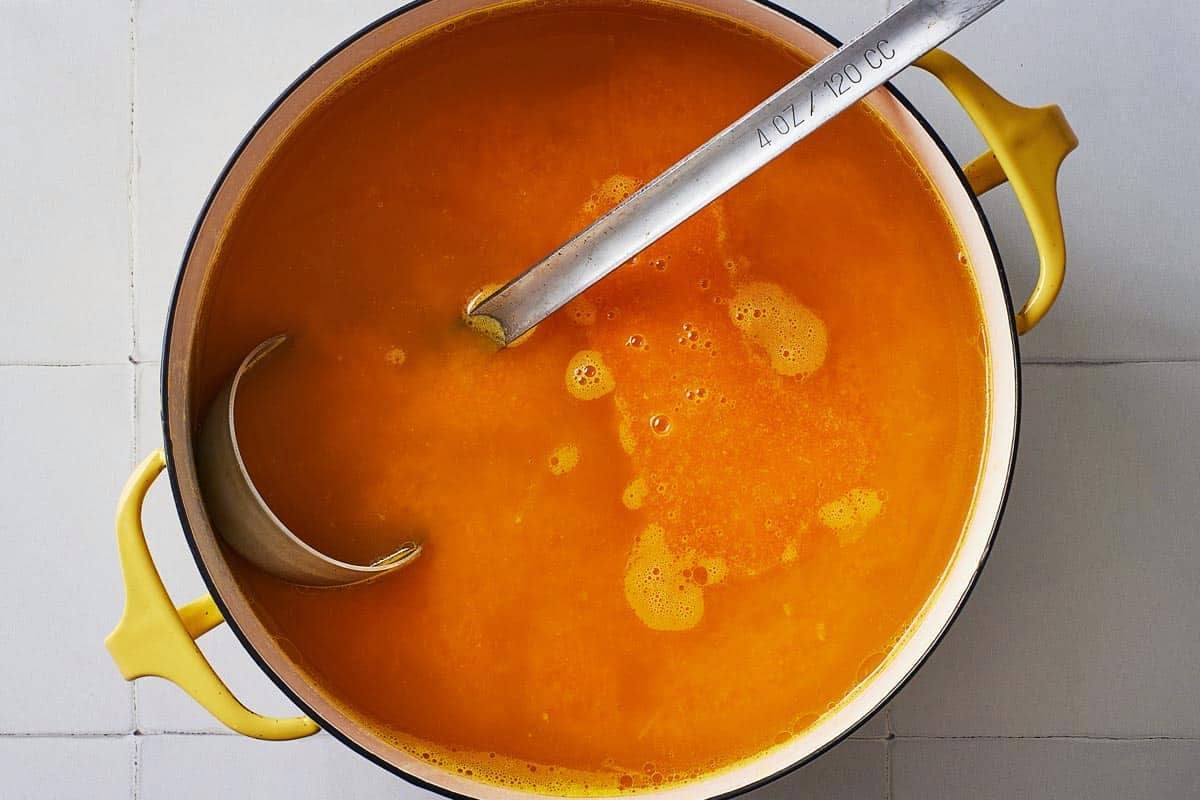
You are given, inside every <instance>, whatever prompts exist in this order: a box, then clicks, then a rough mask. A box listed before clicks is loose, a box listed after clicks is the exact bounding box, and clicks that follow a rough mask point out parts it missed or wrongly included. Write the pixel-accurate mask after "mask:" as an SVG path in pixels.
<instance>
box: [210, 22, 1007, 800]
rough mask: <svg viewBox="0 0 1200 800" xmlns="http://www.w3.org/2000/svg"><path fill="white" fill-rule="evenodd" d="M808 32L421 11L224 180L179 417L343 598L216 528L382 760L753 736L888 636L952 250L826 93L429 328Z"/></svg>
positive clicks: (912, 589)
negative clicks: (233, 389)
mask: <svg viewBox="0 0 1200 800" xmlns="http://www.w3.org/2000/svg"><path fill="white" fill-rule="evenodd" d="M810 63H811V62H810V60H809V58H808V57H807V56H805V55H804V54H802V53H799V52H796V51H794V50H792V49H790V48H789V47H788V46H785V45H783V44H781V43H779V42H776V41H774V40H771V39H768V38H765V37H763V36H760V35H757V34H755V33H754V32H753V31H750V30H748V29H745V28H743V27H740V26H739V25H737V24H734V23H732V22H730V21H728V20H723V19H716V18H712V17H707V16H703V15H701V14H699V13H697V12H694V11H688V10H685V9H683V8H680V7H674V6H667V5H659V4H651V3H648V2H642V1H641V0H635V1H634V2H624V3H622V4H620V5H618V4H616V3H611V4H610V3H606V2H600V3H591V4H581V3H573V4H567V3H555V2H551V3H548V4H547V3H544V2H543V3H537V4H533V5H514V6H511V7H508V8H506V9H504V10H496V11H492V12H490V13H485V14H478V15H476V16H471V17H467V18H464V19H460V20H457V21H456V22H455V23H453V24H448V25H446V26H444V27H443V28H441V29H440V30H438V31H436V32H432V33H430V34H427V35H424V36H422V37H419V38H417V39H415V40H412V41H409V42H407V43H405V44H403V45H402V46H400V47H398V48H396V49H395V50H393V51H391V52H389V53H387V54H386V55H385V56H383V57H382V58H380V59H379V60H377V61H376V62H375V63H373V64H372V65H370V66H369V67H368V68H366V69H364V70H363V71H362V72H360V73H359V74H357V75H355V76H354V77H353V79H352V80H350V81H347V82H345V83H344V84H343V85H342V86H340V87H339V88H338V89H337V90H336V91H335V92H333V93H332V94H330V95H329V96H327V97H325V98H324V99H323V100H322V101H321V102H320V103H318V104H317V105H316V106H315V107H314V108H313V109H312V110H311V111H310V112H309V113H308V114H307V116H306V117H305V118H304V119H303V120H302V122H301V123H299V124H298V125H297V126H296V127H295V128H294V129H293V130H292V131H291V132H290V133H289V135H288V136H287V138H286V140H285V141H284V142H283V143H282V144H281V145H280V146H279V147H278V149H277V150H276V152H274V153H273V155H272V156H271V158H270V159H269V161H268V162H267V163H266V164H265V166H264V167H263V168H262V170H261V172H260V174H259V175H258V176H257V177H256V179H255V181H254V183H253V185H252V187H251V188H250V189H249V190H248V191H247V193H246V195H245V196H244V198H243V199H242V201H241V203H240V206H239V208H238V210H237V213H236V215H235V217H234V220H233V222H232V224H231V226H230V227H229V230H228V232H227V234H226V236H225V239H224V241H223V243H222V245H221V247H220V249H219V252H218V254H217V256H216V261H215V264H214V269H213V272H214V276H215V277H214V279H213V282H212V284H211V286H210V287H209V290H208V295H207V297H206V300H205V311H204V314H205V319H204V327H203V340H202V349H201V351H200V356H199V369H200V373H201V383H200V387H199V389H198V391H197V394H196V397H195V398H194V401H195V403H196V404H197V405H198V406H200V407H204V406H205V405H206V404H207V403H208V402H210V400H211V398H212V397H213V395H214V393H215V391H216V389H217V388H218V387H219V386H220V384H222V383H223V382H225V381H227V380H228V379H229V378H230V376H231V374H232V372H233V370H234V369H235V368H236V366H237V364H238V362H239V361H240V360H241V359H242V358H243V357H244V356H245V355H246V353H248V352H249V351H250V350H251V349H252V348H253V347H254V346H255V345H256V344H258V343H259V342H261V341H262V340H264V339H265V338H267V337H268V336H270V335H273V334H275V333H279V332H287V333H289V334H291V335H292V337H293V341H292V343H291V345H290V346H289V347H287V348H285V349H284V350H283V351H281V352H279V353H278V354H277V355H275V356H273V357H272V358H271V359H269V360H267V361H266V362H265V363H263V364H262V365H261V366H259V367H257V368H256V369H255V371H254V372H253V373H252V374H251V375H250V377H249V378H248V379H247V380H246V382H245V384H244V386H243V391H242V400H241V402H240V406H239V408H238V409H237V424H238V426H239V429H240V435H241V439H242V443H243V447H244V455H245V458H246V461H247V464H248V467H249V470H250V473H251V474H252V476H253V478H254V480H255V481H256V483H257V485H258V486H259V488H260V489H261V491H262V493H263V495H264V497H265V498H266V500H267V502H268V503H269V505H270V506H271V508H272V509H273V510H274V511H275V512H276V513H277V514H278V515H279V516H280V517H281V518H282V519H283V520H284V521H285V522H286V523H287V524H288V525H290V526H291V527H292V528H293V529H294V530H295V531H296V532H297V533H298V534H299V535H301V536H302V537H303V538H304V539H306V540H307V541H308V542H310V543H311V544H313V545H314V546H316V547H318V548H320V549H322V550H324V551H325V552H327V553H329V554H331V555H335V556H338V557H342V558H346V559H351V560H358V561H363V562H365V561H369V560H372V559H373V558H377V557H379V556H381V555H383V554H385V553H388V552H390V551H391V550H392V549H393V548H394V547H395V546H396V545H397V544H399V543H401V542H404V541H407V540H409V539H413V538H416V539H419V540H421V541H422V542H423V543H424V552H423V554H422V556H421V557H420V558H419V559H418V560H417V561H416V562H414V563H413V564H412V565H411V566H409V567H407V568H405V569H403V570H401V571H399V572H397V573H395V574H392V575H389V576H386V577H384V578H382V579H380V580H377V581H375V582H372V583H369V584H366V585H359V586H354V587H350V588H344V589H332V590H330V589H324V590H322V589H310V588H302V587H297V586H293V585H289V584H287V583H284V582H282V581H279V580H277V579H274V578H272V577H270V576H268V575H266V574H263V573H261V572H259V571H258V570H256V569H255V568H253V567H251V566H249V565H246V564H244V563H242V562H240V561H238V560H237V559H236V558H235V557H234V556H233V555H232V554H231V556H230V558H231V559H233V561H234V565H235V567H236V568H237V574H238V576H239V581H241V583H242V584H243V586H244V588H245V589H246V591H247V592H248V593H249V595H250V597H251V598H252V600H253V602H254V604H255V606H256V609H257V610H258V611H259V612H260V613H261V614H262V615H263V616H264V617H265V618H266V619H267V620H268V623H269V624H270V625H271V626H272V627H273V630H274V631H275V633H276V635H277V636H278V638H279V640H280V641H281V642H283V643H284V644H285V646H286V647H287V649H288V651H289V652H290V653H293V654H294V656H295V658H296V659H297V660H298V662H299V663H300V664H301V665H302V666H303V667H304V669H305V670H307V672H308V673H309V674H310V676H311V678H312V680H313V681H314V682H316V683H317V684H318V685H319V686H321V687H322V688H323V689H324V690H325V691H326V692H327V693H328V695H329V696H330V697H333V698H336V702H338V703H339V704H340V705H341V706H342V707H344V708H346V709H347V710H348V711H349V712H350V713H352V714H353V715H354V716H356V717H357V718H359V719H361V720H363V721H364V722H365V723H366V724H368V725H369V726H371V727H372V729H374V730H376V731H377V732H379V734H380V735H382V736H384V737H387V738H388V739H390V740H391V741H393V742H394V743H395V745H396V746H397V747H399V748H403V749H405V750H407V751H409V752H411V753H412V754H414V755H416V756H417V757H419V758H422V759H426V760H427V761H430V762H432V763H435V764H440V765H443V766H445V767H446V768H448V769H451V770H458V771H459V772H461V773H463V774H466V775H471V776H473V777H475V778H478V779H480V780H482V781H486V782H491V783H497V784H505V785H512V786H517V787H520V788H524V789H529V790H537V791H547V792H559V793H567V794H571V793H574V794H589V793H590V794H605V793H609V794H611V793H613V792H617V791H621V790H624V791H637V790H641V789H645V788H653V787H656V786H660V785H666V784H672V783H677V782H683V781H688V780H692V779H695V778H696V777H698V776H701V775H704V774H706V773H710V772H713V771H716V770H720V769H723V768H727V767H729V766H732V765H735V764H737V763H739V762H741V761H744V760H745V759H748V758H751V757H754V756H756V755H758V754H761V753H762V752H764V751H765V750H768V749H770V748H772V747H774V746H777V745H779V744H781V743H783V742H786V741H787V740H789V739H790V738H792V737H794V736H797V735H798V734H800V733H802V732H803V731H804V730H805V729H806V728H808V727H809V726H811V725H812V724H813V722H815V721H816V720H817V719H818V718H819V717H820V716H821V715H823V714H825V713H827V712H829V711H830V710H831V709H833V708H835V707H836V706H837V705H838V704H839V703H840V702H841V701H843V700H844V699H845V698H846V697H847V696H848V695H849V694H850V693H851V692H853V690H854V688H855V686H856V685H857V684H859V683H860V682H862V681H863V680H864V679H865V678H867V677H868V676H869V675H870V674H871V673H872V672H873V671H874V670H875V669H876V668H877V667H878V666H879V665H880V664H881V662H882V661H883V660H884V659H885V658H887V656H888V654H889V652H890V651H891V650H892V648H894V647H895V646H896V645H897V642H898V641H899V640H900V639H901V638H902V637H903V635H904V633H905V631H906V629H907V628H908V626H909V625H910V624H911V623H912V622H913V621H914V619H916V617H917V616H918V615H919V613H920V611H921V609H922V606H923V604H924V603H925V601H926V599H927V598H928V597H929V596H930V594H931V592H933V591H934V589H935V587H936V585H937V584H938V581H939V579H940V577H941V575H942V573H943V571H944V570H945V568H946V567H947V565H948V563H949V561H950V559H951V557H952V555H953V553H954V551H955V548H956V546H957V544H958V541H959V537H960V534H961V532H962V529H963V526H964V521H965V520H966V519H967V517H968V516H969V513H970V508H971V504H972V499H973V495H974V491H975V485H976V480H977V476H978V473H979V466H980V462H981V457H982V456H981V454H982V448H983V444H984V439H985V415H986V412H987V404H988V377H987V368H986V353H985V343H984V342H985V338H984V334H983V331H982V317H981V311H980V306H979V299H978V296H977V292H976V288H975V286H974V284H973V282H972V279H971V276H970V272H969V270H968V268H967V265H966V259H965V256H964V255H963V246H962V244H961V243H960V240H959V238H958V235H957V233H956V231H955V229H954V227H953V225H952V223H951V222H950V220H949V218H948V217H947V214H946V212H945V210H944V209H943V206H942V205H941V203H940V201H939V198H938V197H937V196H936V194H935V193H934V191H933V189H932V188H931V185H930V183H929V182H928V180H927V178H926V177H925V176H924V174H923V173H922V171H921V169H920V167H919V166H918V165H917V164H916V162H915V161H914V159H913V158H912V156H911V155H910V153H909V152H908V151H907V150H906V148H905V147H904V146H903V145H902V144H901V143H900V142H899V141H898V139H897V138H896V137H895V135H894V134H893V133H892V132H891V131H890V130H889V128H888V127H887V126H886V125H885V124H884V123H883V122H882V121H881V120H880V119H879V118H877V117H876V116H875V115H874V114H873V113H872V112H870V111H869V110H868V109H866V108H865V107H863V106H862V105H861V104H860V106H859V107H857V108H855V109H853V110H851V111H849V112H847V113H845V114H843V115H842V116H840V117H839V118H837V119H835V120H834V121H833V122H831V123H829V124H828V125H827V126H825V127H824V128H822V129H821V130H820V131H818V132H817V133H816V134H815V135H813V136H811V137H810V138H809V139H807V140H805V141H804V142H802V143H800V144H799V145H798V146H796V147H794V148H793V149H792V150H790V151H789V152H788V153H787V154H786V155H784V156H782V157H781V158H779V159H778V160H776V161H775V162H773V163H772V164H770V165H768V166H767V167H766V168H764V169H763V170H761V171H760V172H759V173H758V174H756V175H755V176H753V177H752V178H750V179H748V180H747V181H745V182H744V183H742V184H741V185H739V186H737V187H736V188H735V189H733V190H732V191H731V192H729V194H728V195H727V196H725V197H724V198H722V199H721V200H719V201H717V202H716V203H714V204H712V205H711V206H709V207H708V208H707V209H706V210H705V211H703V212H702V213H701V214H699V215H698V216H696V217H694V218H693V219H691V220H690V221H688V222H687V223H685V224H684V225H682V226H681V227H680V228H678V229H676V230H675V231H674V232H673V233H671V234H670V235H669V236H667V237H666V238H664V239H662V240H661V241H659V242H658V243H656V244H654V245H653V246H651V247H650V248H649V249H648V250H646V251H645V252H643V253H642V254H641V255H640V256H638V257H637V258H635V259H633V260H632V261H631V262H630V263H628V264H626V265H624V266H623V267H621V268H620V269H619V270H618V271H616V272H615V273H613V274H612V275H611V276H610V277H608V278H606V279H605V280H603V281H601V282H600V283H599V284H597V285H596V286H595V287H593V288H592V289H590V290H589V291H588V292H587V293H585V294H584V295H583V296H581V297H580V298H578V299H577V300H576V301H575V302H573V303H572V304H571V305H570V306H568V307H567V308H565V309H564V310H563V311H561V312H559V313H557V314H555V315H554V316H553V317H551V318H550V319H548V320H546V321H545V322H543V323H542V324H541V325H540V326H539V327H538V328H537V329H535V330H534V331H533V332H532V334H531V335H529V336H528V337H527V338H526V339H524V340H523V341H521V342H520V343H519V345H518V346H515V347H511V348H508V349H504V350H500V351H497V349H496V348H495V346H494V345H493V344H492V343H491V342H490V341H489V340H488V339H487V338H486V337H484V336H481V335H480V334H479V332H478V331H474V330H472V328H471V326H470V325H469V324H467V323H466V321H465V318H464V308H465V306H466V304H467V303H468V301H469V300H470V299H471V298H472V297H473V296H475V295H476V294H477V293H478V292H480V291H482V290H485V289H486V288H488V287H494V286H497V285H498V284H501V283H503V282H504V281H506V280H507V279H509V278H511V277H512V276H514V275H516V274H517V273H519V272H520V271H522V270H523V269H525V268H526V267H527V266H529V265H530V264H532V263H534V262H535V261H537V260H538V259H539V258H540V257H542V256H543V255H545V254H546V253H547V252H549V251H550V250H552V249H553V248H554V247H555V246H556V245H558V244H559V243H561V242H562V241H563V240H565V239H566V238H568V237H569V236H570V235H571V234H572V233H574V232H575V231H577V230H579V229H580V228H581V227H582V226H583V225H585V224H586V223H588V222H589V221H591V220H592V219H594V218H595V217H597V216H598V215H599V214H600V213H602V212H603V211H604V210H605V209H607V208H609V207H611V206H612V205H613V204H615V203H616V202H618V201H620V199H621V198H623V197H625V196H627V195H628V194H629V193H630V192H631V191H633V190H634V189H636V187H637V186H639V185H640V184H641V183H643V182H644V181H646V180H647V179H649V178H651V177H653V176H654V175H656V174H657V173H659V172H660V171H662V170H663V169H665V168H666V167H668V166H669V165H670V164H672V163H673V162H674V161H676V160H677V159H678V158H680V157H681V156H683V155H684V154H686V153H687V152H689V151H690V150H691V149H693V148H694V147H696V146H697V145H699V144H700V143H701V142H703V141H704V140H705V139H707V138H708V137H710V136H711V135H713V134H714V133H716V132H717V131H718V130H720V129H721V128H722V127H724V126H725V125H726V124H728V123H729V122H730V121H732V120H733V119H735V118H737V117H738V116H740V115H741V114H742V113H743V112H744V111H745V110H746V109H748V108H750V107H751V106H753V105H754V104H756V103H757V102H758V101H760V100H761V99H762V98H764V97H765V96H767V95H768V94H770V93H771V92H772V91H774V90H775V89H777V88H778V87H779V86H781V85H783V84H784V83H785V82H787V81H788V80H789V79H791V78H792V77H794V76H795V75H797V74H799V73H800V72H801V71H803V70H804V69H805V68H806V67H807V66H808V65H809V64H810Z"/></svg>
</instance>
